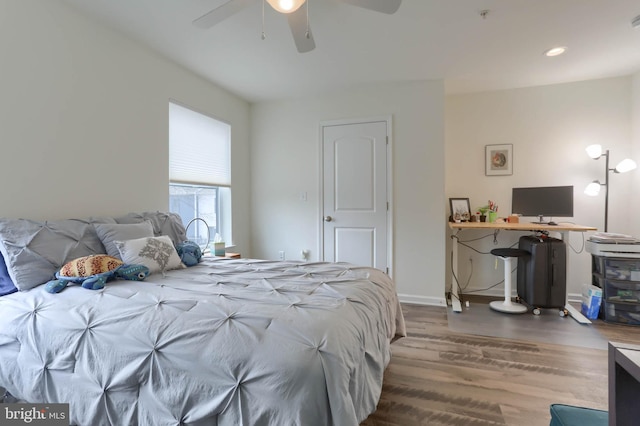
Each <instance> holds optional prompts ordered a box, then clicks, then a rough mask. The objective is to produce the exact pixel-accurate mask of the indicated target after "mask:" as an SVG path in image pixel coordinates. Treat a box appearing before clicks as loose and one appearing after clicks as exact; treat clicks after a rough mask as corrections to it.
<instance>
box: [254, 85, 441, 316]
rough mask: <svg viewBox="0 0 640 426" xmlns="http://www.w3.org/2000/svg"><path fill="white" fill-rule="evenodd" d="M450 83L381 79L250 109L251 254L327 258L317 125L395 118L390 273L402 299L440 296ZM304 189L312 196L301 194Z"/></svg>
mask: <svg viewBox="0 0 640 426" xmlns="http://www.w3.org/2000/svg"><path fill="white" fill-rule="evenodd" d="M443 102H444V89H443V83H442V82H441V81H420V82H408V83H398V84H380V85H377V86H371V87H366V88H361V89H353V90H347V91H342V92H339V93H332V94H327V95H325V96H322V97H318V98H309V99H300V100H289V101H279V102H268V103H260V104H256V105H254V106H253V107H252V130H251V134H252V163H251V168H252V188H253V196H252V206H253V217H252V220H253V230H254V233H253V239H252V244H253V245H252V254H253V255H254V256H256V257H259V258H270V259H275V258H277V255H278V251H280V250H283V251H285V252H286V254H287V258H289V259H300V253H301V251H302V250H303V249H309V250H311V259H312V260H317V259H320V258H321V255H320V254H319V253H318V244H319V239H318V238H319V236H318V231H319V221H320V216H319V199H320V194H319V161H320V160H319V153H320V141H319V126H320V123H321V122H322V121H326V120H335V119H348V118H361V117H380V116H386V115H392V117H393V134H392V139H393V140H392V143H393V159H394V165H393V168H394V175H393V179H394V186H393V193H394V206H393V207H394V212H393V214H394V218H395V229H394V257H395V264H394V265H393V268H394V271H395V273H394V278H395V279H396V282H397V285H398V292H399V293H401V296H402V297H403V299H404V300H413V301H419V302H425V303H439V302H442V300H443V297H444V264H445V262H444V256H445V253H444V238H445V235H444V230H445V227H444V223H443V221H442V215H441V213H442V210H443V208H444V136H443V135H444V133H443V122H444V117H443V108H444V105H443ZM301 192H306V193H307V200H308V201H306V202H304V201H300V200H299V194H300V193H301Z"/></svg>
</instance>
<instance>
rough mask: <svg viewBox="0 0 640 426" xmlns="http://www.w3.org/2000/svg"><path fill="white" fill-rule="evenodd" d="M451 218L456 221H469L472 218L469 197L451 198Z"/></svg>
mask: <svg viewBox="0 0 640 426" xmlns="http://www.w3.org/2000/svg"><path fill="white" fill-rule="evenodd" d="M449 206H450V207H451V220H453V221H454V222H468V221H469V220H470V219H471V206H470V204H469V199H468V198H449Z"/></svg>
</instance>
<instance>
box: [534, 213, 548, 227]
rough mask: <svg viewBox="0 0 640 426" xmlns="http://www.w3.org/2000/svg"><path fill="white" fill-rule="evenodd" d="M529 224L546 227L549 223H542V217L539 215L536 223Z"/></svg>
mask: <svg viewBox="0 0 640 426" xmlns="http://www.w3.org/2000/svg"><path fill="white" fill-rule="evenodd" d="M531 223H535V224H536V225H547V224H548V223H549V222H545V221H544V216H542V215H539V216H538V221H537V222H531Z"/></svg>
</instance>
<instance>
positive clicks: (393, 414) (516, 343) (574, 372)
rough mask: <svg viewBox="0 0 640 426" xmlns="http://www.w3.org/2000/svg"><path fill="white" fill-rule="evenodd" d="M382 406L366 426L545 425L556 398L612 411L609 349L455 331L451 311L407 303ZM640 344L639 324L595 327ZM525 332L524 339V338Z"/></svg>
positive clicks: (598, 324)
mask: <svg viewBox="0 0 640 426" xmlns="http://www.w3.org/2000/svg"><path fill="white" fill-rule="evenodd" d="M402 308H403V313H404V315H405V320H406V323H407V332H408V336H407V337H405V338H402V339H399V340H397V341H395V342H394V343H393V344H392V352H393V356H392V358H391V362H390V364H389V366H388V368H387V370H386V372H385V376H384V384H383V389H382V395H381V397H380V403H379V404H378V409H377V410H376V412H375V413H374V414H372V415H371V416H369V418H368V419H367V420H365V421H364V422H363V423H362V426H400V425H401V426H412V425H430V426H439V425H443V426H444V425H450V426H474V425H477V426H484V425H509V426H543V425H544V426H547V425H548V424H549V421H550V414H549V406H550V405H551V404H553V403H563V404H571V405H579V406H585V407H591V408H597V409H607V402H608V395H607V380H608V378H607V372H608V370H607V351H606V350H601V349H593V348H587V347H577V346H566V345H558V344H550V343H543V342H535V341H527V340H524V339H518V340H514V339H505V338H497V337H486V336H477V335H472V334H464V333H457V332H453V331H451V330H450V329H449V327H448V323H447V311H446V308H443V307H436V306H420V305H410V304H403V305H402ZM590 327H595V328H596V329H597V330H598V332H599V333H600V334H602V335H603V336H604V337H605V338H606V339H607V340H611V341H618V342H626V343H635V344H640V327H631V326H626V325H620V324H611V323H605V322H603V321H601V320H595V321H594V323H593V325H591V326H590ZM525 337H526V336H525Z"/></svg>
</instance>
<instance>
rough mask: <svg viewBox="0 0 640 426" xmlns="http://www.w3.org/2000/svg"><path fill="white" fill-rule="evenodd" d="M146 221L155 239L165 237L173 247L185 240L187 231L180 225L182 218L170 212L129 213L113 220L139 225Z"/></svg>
mask: <svg viewBox="0 0 640 426" xmlns="http://www.w3.org/2000/svg"><path fill="white" fill-rule="evenodd" d="M145 220H148V221H150V222H151V224H152V225H153V233H154V235H155V236H156V237H159V236H161V235H167V236H168V237H169V238H171V241H173V245H177V244H180V243H183V242H184V241H186V239H187V231H186V230H185V228H184V224H183V223H182V218H181V217H180V215H178V214H177V213H171V212H159V211H156V212H143V213H129V214H127V215H126V216H122V217H118V218H115V221H116V222H117V223H140V222H143V221H145Z"/></svg>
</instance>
